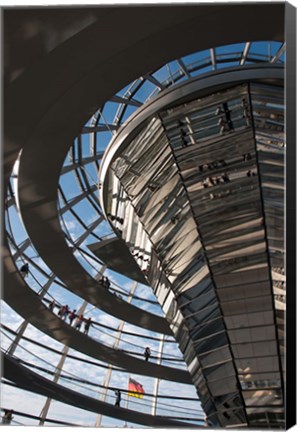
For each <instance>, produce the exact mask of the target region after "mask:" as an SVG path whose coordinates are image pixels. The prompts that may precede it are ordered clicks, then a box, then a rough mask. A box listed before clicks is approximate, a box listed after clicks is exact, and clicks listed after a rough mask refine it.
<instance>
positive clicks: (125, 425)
mask: <svg viewBox="0 0 297 432" xmlns="http://www.w3.org/2000/svg"><path fill="white" fill-rule="evenodd" d="M129 380H130V378H129ZM128 405H129V384H128V393H127V402H126V409H128ZM124 427H128V425H127V420H126V421H125V424H124Z"/></svg>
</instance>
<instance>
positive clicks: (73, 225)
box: [1, 42, 285, 426]
mask: <svg viewBox="0 0 297 432" xmlns="http://www.w3.org/2000/svg"><path fill="white" fill-rule="evenodd" d="M280 46H281V43H280V42H270V43H268V42H253V43H252V44H251V46H250V48H249V56H250V58H251V59H249V58H248V59H247V61H246V64H249V63H252V62H253V61H252V59H255V60H259V59H260V60H261V59H262V60H263V59H265V60H268V56H269V58H270V59H271V58H272V57H273V56H274V55H275V54H276V53H277V51H278V50H279V48H280ZM244 48H245V43H240V44H233V45H229V46H222V47H216V48H215V55H216V56H217V60H225V62H222V63H218V62H217V63H216V68H218V69H221V68H224V67H228V68H229V67H232V66H238V65H239V62H240V59H241V55H238V53H242V51H243V49H244ZM232 53H237V57H236V59H234V58H233V57H234V55H231V54H232ZM263 56H265V57H263ZM181 60H182V62H183V63H184V65H185V66H186V67H187V70H188V72H189V74H190V77H194V76H197V75H200V74H203V73H207V72H210V71H212V70H213V69H214V67H213V65H212V64H211V52H210V50H205V51H202V52H200V53H194V54H190V55H186V56H184V57H182V59H181ZM280 60H281V61H285V54H282V56H281V57H280ZM208 63H210V64H208ZM198 66H199V67H201V68H200V69H197V70H196V71H195V67H198ZM151 75H152V77H153V78H154V79H156V80H158V81H159V82H160V83H162V85H164V86H165V87H169V86H171V85H172V84H173V83H174V80H175V81H176V83H177V84H178V83H179V82H181V81H182V80H185V79H187V77H186V76H185V75H184V74H183V72H182V68H181V64H180V63H179V62H178V61H176V60H173V61H172V62H170V63H168V64H167V65H165V66H162V67H160V69H158V70H156V71H151ZM160 91H161V90H160V87H158V86H157V85H156V84H154V83H153V82H150V81H148V80H146V79H137V80H135V81H134V82H133V83H130V84H128V85H127V86H125V87H124V88H123V89H121V90H119V91H118V92H117V95H118V96H121V97H124V98H127V97H130V96H131V94H133V100H136V101H138V102H141V103H144V102H145V101H146V100H147V99H149V98H151V97H153V96H156V95H157V94H158V93H159V92H160ZM136 110H137V107H135V106H132V105H127V106H124V105H120V104H119V103H116V102H107V103H106V104H105V105H104V107H102V110H101V111H100V112H97V113H95V115H94V117H93V118H92V119H90V120H89V121H88V122H87V123H86V126H92V125H96V124H97V125H107V128H108V125H116V126H117V127H118V126H120V125H121V124H123V123H124V122H125V121H126V120H127V119H128V118H129V117H130V115H131V114H133V113H134V112H135V111H136ZM96 118H98V119H99V121H97V122H96V121H95V119H96ZM113 134H114V133H112V132H110V131H105V132H97V133H83V134H82V135H81V137H80V139H79V140H78V139H75V142H74V152H73V153H72V151H70V152H69V155H68V156H67V158H66V160H65V163H64V167H67V166H71V165H72V164H73V163H76V162H78V161H80V166H78V170H77V174H78V175H79V179H80V180H81V182H82V185H83V189H85V188H88V187H89V186H94V185H95V188H94V189H95V190H94V192H93V198H92V200H93V201H92V203H93V204H94V205H92V204H91V203H90V202H89V201H88V200H87V199H85V198H84V199H82V200H80V201H79V202H77V204H76V205H75V206H73V207H72V208H71V211H70V209H69V210H68V211H66V212H64V214H63V223H62V224H61V225H62V229H63V230H64V231H65V232H66V233H67V235H69V236H70V238H71V239H72V242H73V243H75V241H76V240H77V239H79V238H80V237H81V236H82V235H84V233H85V230H86V228H85V226H86V227H89V226H90V225H91V224H92V223H94V222H95V221H96V220H97V219H98V217H99V213H98V211H97V210H96V209H98V199H97V196H98V190H97V182H98V178H97V176H98V165H96V164H95V163H94V162H93V161H91V162H88V163H84V158H88V157H92V156H93V155H94V154H95V155H97V154H99V153H100V152H102V151H104V150H105V148H106V147H107V145H108V143H109V142H110V140H111V138H112V136H113ZM73 154H74V158H75V159H74V160H72V155H73ZM79 155H80V156H79ZM98 164H100V160H98ZM12 186H13V189H15V184H14V182H13V183H12ZM60 187H61V189H62V190H63V192H64V194H65V196H66V197H67V201H68V202H69V201H71V200H72V199H75V198H76V197H77V196H79V195H80V194H81V193H82V192H83V190H82V189H81V186H80V185H79V182H78V177H77V175H75V173H74V171H69V172H66V173H64V174H63V175H61V177H60ZM59 205H60V206H61V208H63V207H64V205H65V203H64V201H63V200H62V199H61V198H60V199H59ZM8 213H9V222H10V225H11V229H12V233H13V236H14V238H15V240H16V243H17V244H18V245H19V246H20V245H21V244H22V242H24V241H25V240H26V239H27V233H26V230H25V228H24V226H23V224H22V221H21V218H20V215H19V214H18V213H17V211H16V209H15V207H14V206H11V207H10V208H9V211H8ZM76 215H77V216H78V218H80V219H81V221H82V223H81V222H80V221H79V219H78V218H77V217H76ZM83 225H85V226H83ZM111 234H112V231H111V228H110V226H109V224H108V223H107V222H106V221H102V222H101V223H100V224H98V225H97V226H96V227H95V228H94V229H92V231H91V232H90V233H89V235H88V236H86V238H85V239H84V240H83V241H82V243H81V244H80V248H81V250H80V251H75V252H74V255H75V256H76V258H77V260H78V261H79V262H80V263H81V265H82V267H83V268H84V269H85V270H86V272H87V273H89V274H90V275H91V276H93V277H95V276H96V275H97V273H98V271H99V270H100V268H101V264H100V262H99V260H98V259H97V258H96V257H95V256H94V257H93V258H90V257H88V256H87V255H86V253H88V254H89V255H92V254H91V252H90V250H89V249H88V247H87V246H88V245H89V244H92V243H95V242H97V241H98V237H99V238H102V237H104V236H107V235H111ZM70 243H71V242H70ZM13 250H14V249H13V248H12V251H13ZM84 252H86V253H84ZM23 257H25V258H26V257H30V258H32V260H33V262H34V263H35V266H30V270H31V274H30V275H29V277H28V279H27V280H26V283H27V284H28V285H29V286H30V287H31V288H32V289H33V290H34V291H36V292H39V291H40V289H41V288H42V286H44V285H46V283H47V282H48V280H49V277H50V276H51V271H50V269H49V268H48V267H47V265H46V264H45V263H44V262H43V260H42V258H41V257H39V256H38V254H37V252H36V250H35V249H34V248H33V247H32V246H29V247H27V248H26V249H25V251H24V254H23ZM22 264H23V259H21V258H19V259H18V261H17V265H18V267H20V266H21V265H22ZM106 274H107V275H108V277H109V278H110V280H111V282H112V286H113V287H114V288H116V289H119V290H123V291H124V292H127V293H128V292H129V290H130V289H131V286H132V282H131V281H130V280H129V279H128V278H126V277H124V276H122V275H120V274H118V273H115V272H113V271H111V270H107V271H106ZM62 285H63V284H62ZM135 294H136V295H137V296H139V297H141V298H142V299H148V300H155V296H154V294H153V292H152V290H151V289H150V288H149V287H146V286H144V285H140V284H139V285H138V286H137V288H136V291H135ZM48 296H49V298H50V297H54V298H55V299H56V300H57V302H59V303H60V304H68V305H69V306H70V308H71V309H76V310H78V309H79V307H80V306H81V304H82V302H83V300H82V299H81V298H79V297H78V296H76V295H75V294H73V293H71V292H70V291H68V290H67V289H65V288H63V287H62V286H61V281H59V280H58V278H54V280H53V282H52V283H51V285H50V287H49V290H48ZM2 303H3V302H2ZM132 304H133V305H135V306H137V307H139V308H142V309H143V310H147V311H149V312H151V313H154V314H156V315H161V316H162V315H163V312H162V310H161V308H160V306H159V305H153V304H151V303H145V302H144V301H143V300H133V301H132ZM1 313H2V321H3V322H4V323H5V324H6V325H8V326H10V327H11V328H13V329H14V330H16V329H17V328H18V326H19V325H20V324H21V322H22V319H21V318H20V317H19V316H18V314H16V313H15V312H14V311H12V310H11V309H10V308H9V307H8V306H7V305H5V304H4V303H3V306H2V310H1ZM86 316H90V317H91V318H92V319H93V320H96V321H98V322H102V323H104V324H107V325H110V326H111V327H114V328H117V326H118V325H119V322H120V321H119V320H118V319H117V318H115V317H112V316H110V315H107V314H106V313H104V312H102V311H99V310H96V309H94V307H93V306H92V305H88V306H87V309H86ZM124 330H126V331H132V332H135V333H138V334H140V335H141V337H132V336H129V335H124V336H123V341H121V343H120V347H121V348H122V349H127V350H128V349H129V350H133V349H134V348H135V352H141V350H142V345H141V342H143V343H145V344H148V345H150V346H151V348H152V350H153V351H154V350H156V351H158V349H159V348H158V343H157V342H155V341H150V342H145V340H144V338H145V336H156V334H154V333H153V332H150V331H148V330H142V329H140V328H138V327H136V326H133V325H132V324H129V323H126V324H125V325H124ZM106 332H107V334H104V333H103V331H101V332H100V330H98V329H95V328H93V329H92V328H91V330H90V336H91V337H94V338H96V339H98V340H100V341H102V342H105V343H106V344H107V345H112V344H113V342H114V338H113V336H114V335H115V334H116V333H112V336H111V333H110V335H108V330H106ZM25 334H26V335H27V336H28V337H31V338H33V339H35V340H39V341H43V342H44V343H45V344H48V346H51V347H58V349H60V350H62V345H61V344H60V343H59V342H56V341H55V340H53V339H51V338H49V337H48V336H47V335H44V334H43V333H41V332H40V331H39V330H37V329H35V328H34V327H32V326H31V325H29V326H28V328H27V330H26V333H25ZM3 341H4V345H3V346H4V347H8V346H9V344H10V343H9V340H8V339H5V338H4V339H3ZM137 344H138V345H137ZM22 345H23V346H25V347H26V348H27V349H28V351H26V355H24V353H23V352H22V349H21V348H18V349H17V351H16V354H18V353H19V354H20V355H21V356H22V358H24V359H27V360H28V361H32V363H34V364H38V365H42V363H43V361H42V360H40V359H38V358H37V357H36V355H40V357H41V358H47V359H48V360H50V361H51V362H52V364H55V365H56V364H57V363H58V361H59V358H60V356H59V355H56V354H54V353H49V352H48V350H45V349H42V348H36V347H33V346H32V344H30V342H23V341H22ZM136 345H137V346H136ZM136 348H137V349H136ZM70 351H72V350H70ZM164 352H165V354H164V356H170V355H172V356H179V357H181V353H180V351H179V349H178V346H177V344H176V343H165V349H164ZM77 355H78V356H79V357H80V358H87V356H85V355H83V354H77ZM43 366H44V364H43ZM178 367H184V366H182V364H181V365H179V366H178ZM66 370H68V371H71V372H72V373H74V374H75V375H77V376H79V377H82V378H83V377H85V379H87V380H91V381H93V382H98V383H102V382H103V380H104V377H105V369H100V368H98V367H96V366H92V367H91V366H88V367H85V365H84V364H83V363H80V362H77V361H74V360H71V359H67V360H66V363H65V371H66ZM45 376H46V375H45ZM128 378H129V374H128V373H125V372H116V371H114V372H113V373H112V377H111V382H110V386H114V387H118V388H121V389H126V388H127V383H128ZM133 378H134V379H136V380H137V381H139V382H141V383H142V384H143V386H144V388H145V391H146V392H147V393H153V386H154V380H153V379H151V378H148V377H143V376H137V375H133ZM50 379H52V378H51V377H50ZM62 384H63V385H66V381H64V382H63V383H62ZM67 385H68V387H70V388H73V389H74V390H75V389H76V390H78V387H77V386H76V384H75V383H73V382H72V383H71V384H70V381H67ZM7 387H8V386H5V387H4V389H3V392H2V399H3V400H2V405H3V406H14V405H15V403H16V401H17V400H19V397H20V396H19V395H20V394H21V395H25V396H23V397H22V410H23V411H26V412H28V413H32V414H34V415H39V414H40V411H41V409H42V406H43V404H44V402H45V398H43V397H40V396H35V395H32V394H29V393H28V392H22V391H17V389H11V388H7ZM80 391H83V392H84V393H85V394H89V395H90V396H92V395H93V397H94V393H93V392H94V390H93V389H91V388H88V387H86V389H84V390H82V389H80ZM159 392H160V394H162V395H172V394H179V395H181V396H188V397H193V398H195V397H196V390H195V388H194V386H188V385H182V384H176V383H170V382H168V381H165V380H162V381H161V382H160V386H159ZM99 394H100V390H99V388H98V390H97V397H98V396H99ZM124 399H125V398H124ZM134 399H135V398H130V400H129V408H131V409H136V410H137V411H138V410H140V409H141V410H142V411H144V412H148V413H150V411H151V405H149V406H145V405H144V404H141V402H140V401H139V400H138V399H136V400H134ZM144 400H145V398H144ZM107 401H108V402H110V403H112V404H113V403H114V394H113V392H111V391H110V392H109V393H108V399H107ZM125 403H126V402H125ZM147 403H148V402H147ZM167 403H168V404H169V405H170V404H171V405H173V404H174V402H172V403H171V402H170V401H169V402H168V401H167ZM149 404H150V402H149ZM176 404H177V405H178V404H179V405H180V406H185V407H188V408H189V409H192V408H193V409H195V410H196V412H197V402H196V401H195V402H194V401H193V402H185V403H184V404H183V403H182V402H181V403H179V402H178V403H176ZM160 407H161V403H160V405H159V406H158V410H157V413H158V414H163V415H164V414H166V413H167V414H169V413H172V407H171V406H169V407H168V411H165V412H164V411H162V410H161V409H160ZM198 408H199V405H198ZM49 417H54V418H55V417H56V418H61V419H63V420H66V421H67V420H69V421H70V422H77V423H78V424H85V425H89V426H90V425H93V424H94V422H95V419H96V415H95V414H93V413H86V412H84V411H83V410H79V409H78V408H74V407H70V406H67V407H65V405H63V404H61V403H59V402H55V403H54V404H53V405H52V406H51V409H50V412H49ZM201 417H203V415H201ZM22 421H24V423H26V424H31V425H32V424H34V423H32V420H24V419H22ZM103 425H104V426H111V425H113V426H123V422H122V421H118V420H115V419H108V418H107V417H105V418H104V420H103ZM129 425H130V424H128V426H129Z"/></svg>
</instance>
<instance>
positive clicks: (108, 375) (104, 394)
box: [95, 282, 137, 427]
mask: <svg viewBox="0 0 297 432" xmlns="http://www.w3.org/2000/svg"><path fill="white" fill-rule="evenodd" d="M136 287H137V282H134V283H133V285H132V287H131V290H130V293H129V297H128V298H127V303H131V301H132V298H133V294H134V292H135V290H136ZM124 324H125V321H123V320H122V321H120V323H119V325H118V329H117V334H116V340H115V342H114V344H113V348H114V349H117V348H118V346H119V343H120V341H121V335H122V330H123V327H124ZM112 368H113V365H112V364H109V365H108V370H107V372H106V376H105V380H104V384H103V386H104V388H103V389H102V395H101V401H102V402H105V401H106V397H107V389H108V387H109V383H110V378H111V372H112ZM101 422H102V414H98V416H97V419H96V423H95V427H101Z"/></svg>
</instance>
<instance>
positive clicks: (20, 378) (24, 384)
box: [2, 355, 197, 429]
mask: <svg viewBox="0 0 297 432" xmlns="http://www.w3.org/2000/svg"><path fill="white" fill-rule="evenodd" d="M2 358H3V360H4V361H3V362H2V364H3V366H4V367H3V369H4V376H5V378H6V379H8V380H10V381H12V382H14V383H15V384H17V386H18V387H20V388H23V389H24V390H29V391H33V392H34V393H39V394H41V395H44V396H47V397H50V398H52V399H54V400H58V401H60V402H62V403H66V404H68V405H69V404H70V405H72V406H75V407H77V408H81V409H84V410H87V411H91V412H95V413H100V414H103V415H106V416H109V417H113V418H117V419H121V420H126V421H129V422H131V423H138V424H142V425H147V426H154V427H161V426H163V427H166V426H171V427H173V426H175V427H183V428H184V427H192V428H193V427H195V428H196V429H197V425H196V424H191V423H184V422H178V421H174V420H170V419H167V418H164V417H162V416H152V415H149V414H143V413H140V412H137V411H133V410H128V409H126V408H119V407H115V406H114V405H111V404H108V403H106V402H101V401H99V400H96V399H94V398H91V397H89V396H84V395H82V394H81V393H78V392H76V391H74V390H70V389H68V388H66V387H64V386H61V385H59V384H56V383H54V382H53V381H50V380H48V379H46V378H44V377H42V376H40V375H39V374H36V373H35V372H32V371H31V370H30V369H28V368H26V367H24V366H22V365H20V364H19V363H18V362H17V360H15V359H14V358H13V357H11V356H8V355H3V357H2Z"/></svg>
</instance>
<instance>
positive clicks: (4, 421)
mask: <svg viewBox="0 0 297 432" xmlns="http://www.w3.org/2000/svg"><path fill="white" fill-rule="evenodd" d="M12 413H13V410H4V416H3V417H2V424H7V425H8V424H10V423H11V420H12V419H13V416H12Z"/></svg>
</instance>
